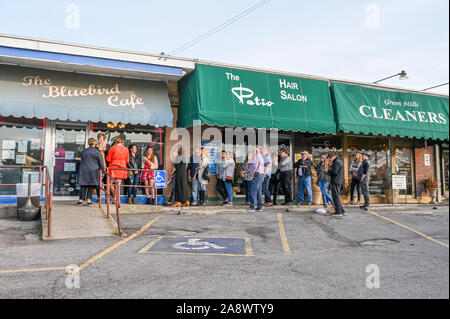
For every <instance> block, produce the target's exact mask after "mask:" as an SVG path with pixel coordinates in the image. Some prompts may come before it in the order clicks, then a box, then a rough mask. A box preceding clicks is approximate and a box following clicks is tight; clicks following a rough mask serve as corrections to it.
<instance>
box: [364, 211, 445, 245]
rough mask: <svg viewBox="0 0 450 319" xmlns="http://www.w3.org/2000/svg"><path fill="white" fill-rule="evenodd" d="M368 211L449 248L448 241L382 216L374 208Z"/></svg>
mask: <svg viewBox="0 0 450 319" xmlns="http://www.w3.org/2000/svg"><path fill="white" fill-rule="evenodd" d="M368 212H369V213H371V214H372V215H375V216H377V217H380V218H382V219H384V220H387V221H389V222H391V223H394V224H396V225H397V226H400V227H402V228H405V229H407V230H409V231H412V232H413V233H416V234H417V235H420V236H422V237H424V238H426V239H428V240H431V241H433V242H435V243H437V244H439V245H442V246H444V247H447V248H449V247H448V245H447V244H446V243H443V242H441V241H439V240H437V239H434V238H433V237H430V236H427V235H425V234H423V233H421V232H419V231H417V230H415V229H412V228H411V227H408V226H405V225H403V224H401V223H399V222H397V221H395V220H392V219H390V218H388V217H385V216H382V215H380V214H377V213H375V212H374V211H372V210H370V209H369V210H368Z"/></svg>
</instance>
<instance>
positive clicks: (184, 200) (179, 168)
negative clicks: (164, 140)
mask: <svg viewBox="0 0 450 319" xmlns="http://www.w3.org/2000/svg"><path fill="white" fill-rule="evenodd" d="M174 164H175V165H174V167H173V169H172V173H171V174H170V175H171V176H173V174H175V172H176V174H177V178H176V179H175V185H174V187H175V203H174V204H172V205H171V207H187V206H189V200H188V199H189V195H188V179H187V158H186V156H185V155H184V153H183V147H182V146H179V147H178V152H177V156H176V157H175V159H174Z"/></svg>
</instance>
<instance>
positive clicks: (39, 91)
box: [0, 65, 172, 125]
mask: <svg viewBox="0 0 450 319" xmlns="http://www.w3.org/2000/svg"><path fill="white" fill-rule="evenodd" d="M0 111H1V112H2V115H12V116H26V117H39V118H43V117H46V118H49V119H63V120H67V119H69V120H83V121H88V120H90V121H96V122H98V121H103V122H108V121H112V122H123V123H131V124H137V123H142V124H152V123H150V122H151V120H159V121H160V122H161V120H163V119H162V118H161V115H162V114H170V117H171V116H172V115H171V110H170V102H169V99H168V95H167V87H166V86H165V84H164V83H163V82H158V81H142V80H133V79H124V78H119V77H107V76H96V75H86V74H80V73H74V72H60V71H52V70H45V69H35V68H25V67H18V66H6V65H3V66H0ZM94 111H96V112H94ZM158 117H159V118H158ZM171 120H172V118H168V119H166V121H165V122H169V123H170V125H171V122H170V121H171ZM165 122H164V121H163V123H158V124H160V125H167V123H165Z"/></svg>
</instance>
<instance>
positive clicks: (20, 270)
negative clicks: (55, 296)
mask: <svg viewBox="0 0 450 319" xmlns="http://www.w3.org/2000/svg"><path fill="white" fill-rule="evenodd" d="M64 269H66V267H48V268H30V269H13V270H0V274H11V273H19V272H35V271H54V270H64Z"/></svg>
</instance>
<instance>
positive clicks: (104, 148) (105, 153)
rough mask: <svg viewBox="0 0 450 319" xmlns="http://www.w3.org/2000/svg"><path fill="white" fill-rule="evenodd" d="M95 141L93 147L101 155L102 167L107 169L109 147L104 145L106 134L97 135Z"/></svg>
mask: <svg viewBox="0 0 450 319" xmlns="http://www.w3.org/2000/svg"><path fill="white" fill-rule="evenodd" d="M97 140H98V142H97V144H96V145H95V147H96V148H98V150H99V151H100V152H101V153H102V157H103V165H104V166H105V167H107V163H106V158H107V157H108V153H109V149H110V146H109V145H108V144H107V143H106V134H103V133H98V134H97Z"/></svg>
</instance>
